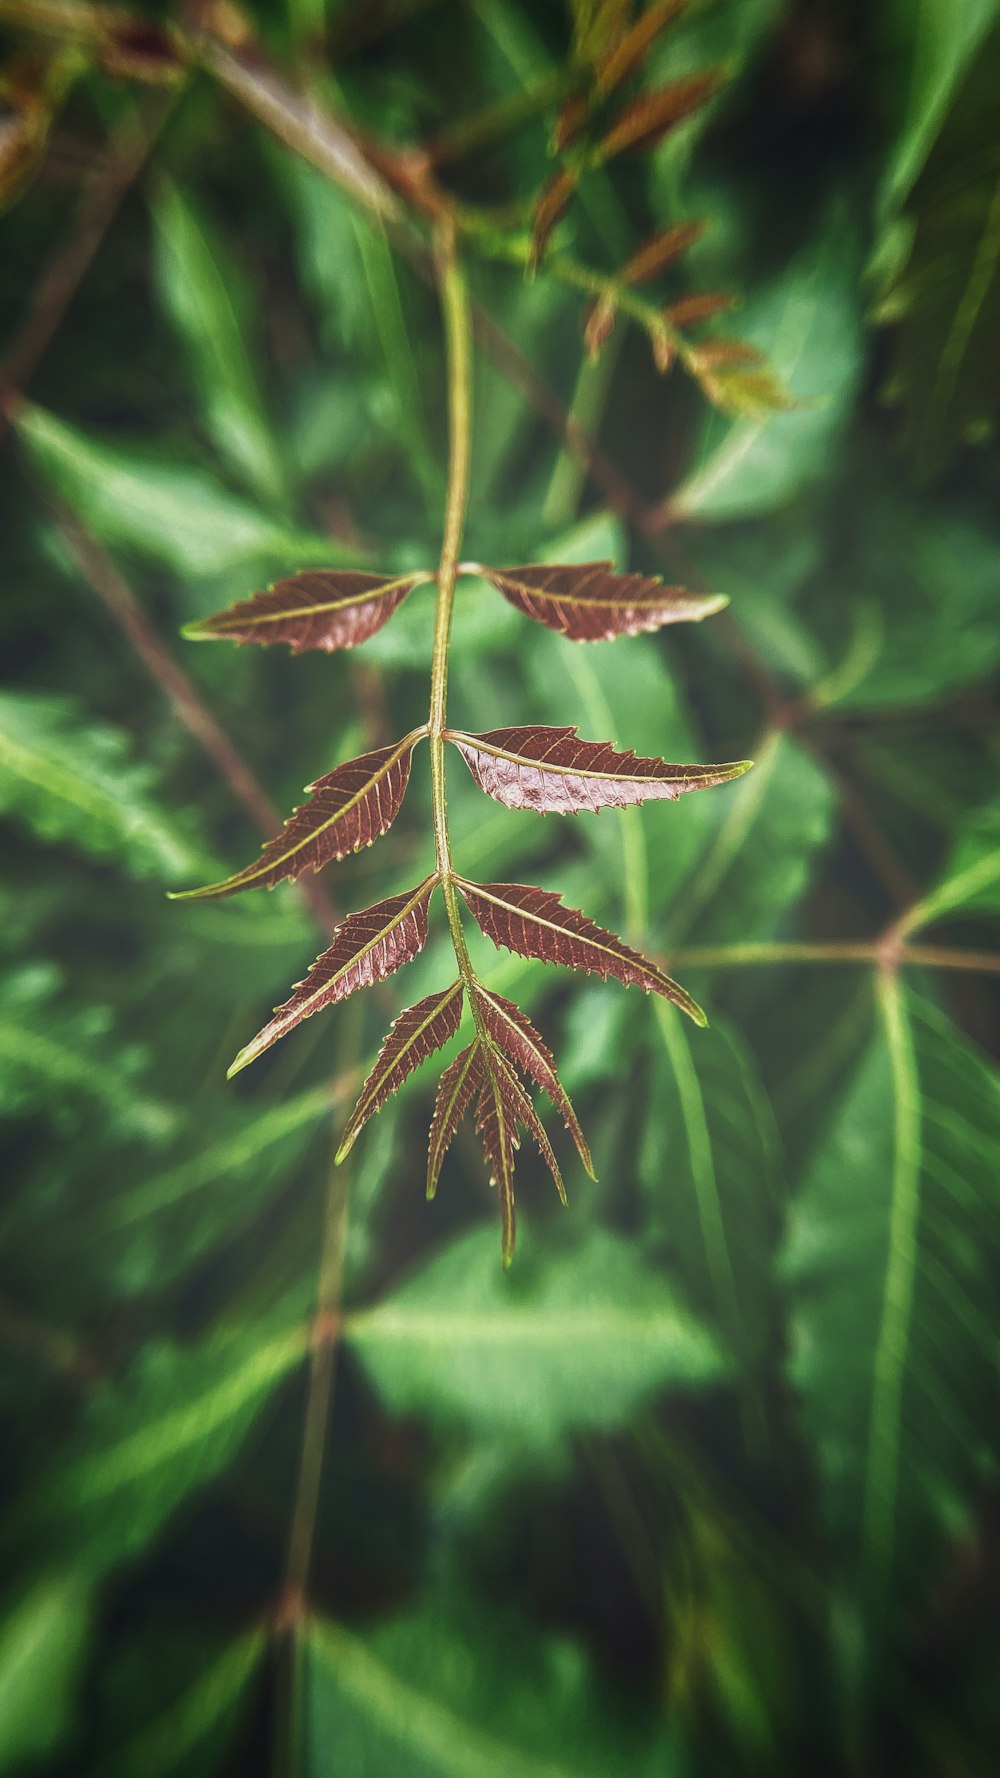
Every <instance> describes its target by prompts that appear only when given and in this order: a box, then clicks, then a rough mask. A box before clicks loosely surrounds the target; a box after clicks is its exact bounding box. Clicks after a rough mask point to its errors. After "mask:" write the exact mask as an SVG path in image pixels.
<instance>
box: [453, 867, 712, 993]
mask: <svg viewBox="0 0 1000 1778" xmlns="http://www.w3.org/2000/svg"><path fill="white" fill-rule="evenodd" d="M455 883H456V885H457V887H458V889H459V890H460V891H461V894H462V897H463V899H464V901H465V903H466V905H467V907H468V909H469V912H470V913H471V914H472V916H473V918H474V920H475V921H476V923H477V925H478V926H479V927H480V930H481V931H483V932H484V933H485V934H486V937H487V938H488V939H490V940H491V941H492V943H493V944H495V945H498V946H501V947H502V948H503V949H505V950H508V951H516V952H517V954H518V956H520V957H531V958H535V959H537V961H538V962H539V963H557V964H561V965H562V966H563V967H564V968H566V969H583V970H587V971H589V972H590V973H591V974H592V975H600V976H609V975H611V976H614V977H615V979H616V980H617V981H620V982H621V983H622V984H623V985H624V986H625V987H633V986H634V987H638V988H644V989H645V991H646V993H647V994H648V993H650V992H652V993H654V994H662V995H663V998H664V999H665V1000H671V1001H673V1004H674V1005H675V1006H679V1007H680V1009H681V1011H682V1012H686V1013H687V1015H688V1017H689V1018H691V1019H693V1020H694V1022H695V1024H696V1025H703V1024H705V1023H707V1021H706V1019H705V1014H704V1013H703V1012H702V1010H701V1007H700V1006H699V1005H698V1004H697V1002H696V1001H694V1000H692V998H691V996H690V994H689V993H688V992H687V991H686V989H684V988H682V987H681V985H680V983H679V982H675V981H672V980H671V978H670V976H668V975H667V974H665V972H664V971H663V970H662V969H660V968H659V967H658V966H657V964H655V963H651V962H650V961H649V959H648V958H647V957H643V956H642V955H641V953H640V952H639V951H633V949H632V947H631V945H627V944H626V943H625V940H624V939H622V938H619V937H618V936H617V934H616V933H614V932H608V931H606V930H605V928H604V927H603V926H598V925H597V924H596V923H595V922H594V921H593V920H591V919H588V917H587V915H586V914H581V913H579V912H578V911H577V910H576V909H575V908H567V907H564V906H563V904H562V902H561V901H560V899H559V896H558V895H556V894H554V893H553V892H552V891H551V890H550V889H539V888H538V886H537V884H531V883H470V882H468V881H467V880H466V879H465V878H464V877H456V878H455Z"/></svg>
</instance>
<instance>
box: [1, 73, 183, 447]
mask: <svg viewBox="0 0 1000 1778" xmlns="http://www.w3.org/2000/svg"><path fill="white" fill-rule="evenodd" d="M174 102H175V94H174V93H173V92H169V93H166V94H162V95H159V96H158V97H157V98H156V99H155V100H153V101H152V103H151V104H150V106H149V107H148V108H147V109H146V110H145V111H143V112H139V111H137V110H134V109H133V110H131V111H130V112H129V114H128V116H127V117H126V118H125V120H124V122H123V123H122V124H121V125H120V126H119V128H118V129H117V130H115V132H114V133H113V135H112V136H111V137H110V139H109V140H108V142H107V143H106V145H105V148H104V151H103V153H101V154H100V155H99V156H98V157H97V159H96V160H95V161H94V163H93V165H92V166H91V167H90V168H89V169H88V171H87V173H86V174H85V176H84V180H83V185H82V189H81V192H80V197H79V202H78V204H77V211H76V216H75V219H74V224H73V228H72V231H71V233H70V234H69V236H68V238H67V239H66V240H65V241H63V242H61V243H60V245H59V247H58V248H57V250H56V251H55V253H53V255H52V257H51V259H50V261H49V263H48V265H47V267H46V269H45V271H44V272H43V274H42V276H41V278H40V279H39V281H38V283H37V285H36V286H35V289H34V291H33V292H32V295H31V298H30V301H29V303H28V308H27V313H26V314H25V317H24V320H23V322H22V323H21V327H20V331H19V332H18V333H17V334H15V336H14V340H13V343H12V344H11V345H10V347H9V348H8V350H7V353H6V355H5V357H4V359H3V362H2V363H0V396H2V399H0V440H2V438H3V436H4V433H5V432H6V430H7V427H8V426H9V425H10V422H11V418H12V416H13V410H14V407H15V406H16V402H17V397H18V396H19V395H23V394H24V392H25V390H26V388H27V386H28V384H29V382H30V381H31V379H32V377H33V376H34V374H35V372H36V370H37V369H38V366H39V364H40V363H41V361H42V359H43V357H44V356H45V353H46V352H47V350H48V348H49V345H50V344H51V341H52V339H53V336H54V334H55V333H56V331H57V329H58V327H59V324H60V322H61V321H62V319H63V316H64V315H65V314H66V311H67V309H68V308H69V305H70V303H71V302H72V300H73V298H74V296H75V295H76V292H77V290H78V289H79V287H80V285H81V284H82V282H83V280H84V278H85V277H86V275H87V272H88V271H89V269H90V266H91V264H92V262H93V259H94V256H95V254H96V253H97V250H98V248H99V247H100V245H101V243H102V241H103V240H104V237H105V235H106V234H107V231H108V229H109V227H110V225H111V223H112V221H113V219H114V217H115V215H116V213H117V211H118V209H119V207H120V205H121V203H122V200H123V198H124V197H125V194H126V192H127V191H128V190H129V187H130V186H131V185H132V184H133V183H134V181H135V180H136V179H137V178H138V176H139V174H140V172H141V171H142V169H143V167H144V166H145V164H146V161H147V160H148V158H149V155H150V152H151V150H152V149H153V147H154V145H155V143H156V141H157V138H158V137H159V135H160V132H161V130H162V129H163V126H164V124H165V123H166V121H167V118H168V116H169V115H170V111H171V109H172V107H173V105H174Z"/></svg>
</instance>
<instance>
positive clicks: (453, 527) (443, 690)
mask: <svg viewBox="0 0 1000 1778" xmlns="http://www.w3.org/2000/svg"><path fill="white" fill-rule="evenodd" d="M438 252H439V265H440V268H441V270H440V280H441V307H442V311H443V314H444V329H445V345H446V350H447V363H448V439H449V451H448V494H447V500H446V503H445V518H444V538H443V540H442V543H441V558H440V561H439V563H438V571H437V605H436V607H435V612H434V646H433V652H432V655H431V703H430V712H429V715H428V718H427V734H428V739H429V742H430V754H431V806H432V810H433V819H434V855H435V859H436V862H437V870H438V876H439V877H440V879H441V889H442V892H443V894H444V902H445V907H446V909H447V911H448V925H449V928H450V930H451V942H452V944H453V945H454V947H455V957H456V960H457V962H458V967H459V972H460V974H461V976H462V980H463V981H464V982H465V984H466V986H467V987H471V985H472V981H473V972H472V963H471V960H470V958H469V952H468V948H467V946H466V943H465V934H464V932H463V931H462V917H461V913H460V912H459V906H458V894H457V892H456V889H455V881H454V870H453V866H452V860H451V840H450V838H449V834H448V793H447V786H446V781H445V758H444V750H445V742H444V731H445V725H446V722H447V707H448V652H449V647H450V643H451V620H452V613H453V611H454V605H455V581H456V579H457V577H458V556H459V551H460V549H461V547H462V532H463V529H464V526H465V509H466V506H467V503H468V497H469V445H470V435H471V424H472V322H471V317H470V313H469V293H468V289H467V287H466V282H465V276H464V273H463V271H462V268H461V266H460V265H459V263H458V260H457V258H456V256H455V240H454V235H453V233H452V232H451V231H450V230H449V231H448V232H447V233H446V234H443V235H442V237H441V240H440V242H439V248H438Z"/></svg>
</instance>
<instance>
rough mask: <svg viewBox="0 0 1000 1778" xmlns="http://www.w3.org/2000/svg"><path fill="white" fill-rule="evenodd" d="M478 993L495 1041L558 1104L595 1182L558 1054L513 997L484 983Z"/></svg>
mask: <svg viewBox="0 0 1000 1778" xmlns="http://www.w3.org/2000/svg"><path fill="white" fill-rule="evenodd" d="M475 996H476V1004H477V1006H478V1008H479V1012H480V1015H481V1017H482V1021H483V1024H484V1026H485V1027H486V1030H487V1031H488V1032H489V1035H490V1036H491V1038H492V1039H493V1042H494V1043H495V1044H496V1045H497V1046H498V1048H499V1049H500V1050H502V1052H503V1054H504V1055H505V1056H506V1057H507V1060H508V1061H509V1062H512V1063H513V1064H514V1066H515V1067H516V1068H519V1069H520V1071H521V1073H522V1074H524V1075H528V1076H530V1078H531V1079H532V1080H533V1081H534V1082H535V1085H536V1086H538V1087H540V1088H541V1090H542V1092H543V1093H544V1094H545V1096H546V1098H547V1099H549V1100H550V1102H551V1103H552V1104H553V1105H554V1106H555V1108H556V1110H557V1111H558V1112H559V1115H560V1116H561V1118H562V1120H563V1123H564V1124H565V1126H566V1129H567V1130H568V1131H569V1134H570V1135H571V1136H572V1138H573V1141H574V1143H575V1144H576V1149H577V1153H578V1154H579V1156H580V1159H581V1161H582V1162H583V1165H584V1167H585V1168H586V1171H587V1172H588V1174H589V1175H590V1177H591V1179H593V1180H595V1181H596V1178H597V1175H596V1173H595V1172H594V1163H593V1161H592V1159H591V1155H590V1149H589V1148H588V1146H587V1141H586V1138H585V1136H584V1134H583V1131H582V1130H581V1128H580V1125H579V1122H578V1121H577V1116H576V1112H575V1111H574V1110H573V1106H572V1104H571V1102H570V1097H569V1094H568V1093H567V1092H566V1089H565V1088H564V1086H563V1084H562V1082H561V1080H560V1079H559V1075H558V1073H557V1071H556V1060H555V1057H554V1055H553V1054H552V1051H551V1050H550V1049H549V1047H548V1045H547V1043H546V1042H545V1040H544V1038H542V1037H540V1036H539V1034H538V1032H537V1031H536V1030H535V1027H534V1025H533V1024H532V1023H531V1020H530V1019H529V1018H528V1016H527V1014H526V1013H524V1012H522V1011H521V1008H520V1007H519V1006H515V1005H514V1002H513V1001H512V1000H505V999H504V998H503V995H502V994H494V993H492V992H491V990H490V989H488V988H484V987H483V985H482V983H481V982H477V983H476V986H475ZM532 1133H533V1134H534V1131H533V1132H532ZM536 1140H537V1136H536ZM557 1184H558V1181H557Z"/></svg>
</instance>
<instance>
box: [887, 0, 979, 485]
mask: <svg viewBox="0 0 1000 1778" xmlns="http://www.w3.org/2000/svg"><path fill="white" fill-rule="evenodd" d="M932 10H933V9H932ZM981 10H989V11H991V12H993V13H995V12H996V10H997V9H996V7H995V6H991V7H989V8H988V9H987V8H983V9H981ZM998 83H1000V31H998V32H995V33H994V34H993V36H992V37H991V38H990V39H989V41H988V43H987V44H986V45H985V47H984V48H983V50H982V52H981V54H980V56H979V57H978V59H977V60H976V62H975V63H974V65H973V67H972V70H971V72H970V73H969V75H968V77H967V78H966V79H965V81H964V82H963V84H962V86H961V88H960V89H959V90H958V91H957V92H956V94H955V100H954V108H953V110H952V112H951V113H950V115H949V117H948V119H947V121H946V123H945V124H944V127H943V129H942V131H941V134H940V136H939V138H938V140H937V142H936V143H935V146H934V149H933V151H932V153H931V155H930V157H929V159H928V161H927V165H926V167H925V168H924V171H923V173H922V175H921V177H920V180H919V181H918V183H917V185H916V187H915V188H914V190H913V192H912V195H911V199H910V204H909V212H910V214H911V215H912V219H913V223H914V232H913V239H912V243H911V245H910V249H909V253H908V255H907V257H906V260H905V263H904V264H903V265H901V266H900V267H899V269H898V271H897V274H896V277H895V279H894V281H893V283H892V286H891V288H890V289H889V290H888V292H887V294H886V296H885V298H884V301H883V303H882V307H881V311H880V313H881V314H882V316H883V317H884V318H885V319H887V320H890V321H894V322H895V323H896V326H895V329H894V335H893V343H892V363H891V367H890V372H889V381H888V386H887V393H888V394H889V395H890V396H891V397H892V398H893V399H894V400H895V401H897V402H899V403H900V404H901V406H902V410H903V414H904V440H905V445H906V449H907V452H908V454H909V457H910V461H911V462H912V464H913V469H914V473H915V474H916V476H917V477H918V479H919V480H923V481H926V480H927V479H928V478H929V477H930V476H931V475H933V474H934V473H936V472H938V471H940V470H941V469H943V468H945V467H946V466H947V465H948V463H949V462H950V461H951V459H952V457H953V456H954V454H955V451H956V450H957V448H958V447H959V446H960V445H961V444H963V443H964V444H981V443H982V442H983V440H984V439H985V438H987V437H989V436H990V434H991V433H992V431H993V428H994V425H995V422H996V417H997V412H998V410H1000V349H998V345H997V340H998V337H1000V123H998V119H997V103H996V97H997V88H998Z"/></svg>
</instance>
